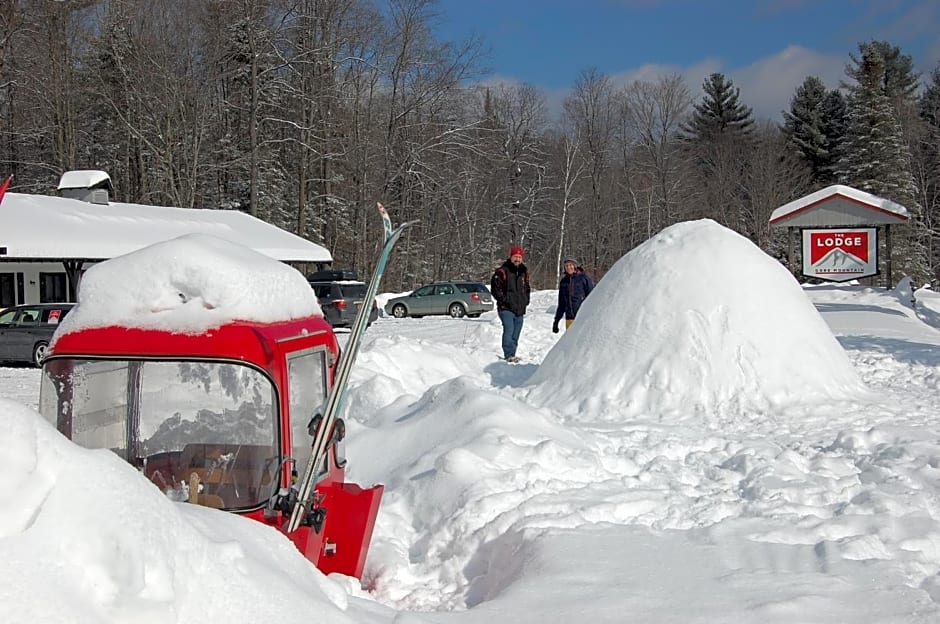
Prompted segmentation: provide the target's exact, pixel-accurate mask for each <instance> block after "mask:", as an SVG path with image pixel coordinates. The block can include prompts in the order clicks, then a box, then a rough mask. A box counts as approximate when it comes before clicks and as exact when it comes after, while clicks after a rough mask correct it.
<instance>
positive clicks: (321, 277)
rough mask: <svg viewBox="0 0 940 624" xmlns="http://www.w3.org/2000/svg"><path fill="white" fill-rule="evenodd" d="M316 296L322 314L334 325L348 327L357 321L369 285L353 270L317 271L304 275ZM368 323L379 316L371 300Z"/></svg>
mask: <svg viewBox="0 0 940 624" xmlns="http://www.w3.org/2000/svg"><path fill="white" fill-rule="evenodd" d="M307 281H309V282H310V286H311V288H313V291H314V292H315V293H316V295H317V301H318V302H319V303H320V308H322V309H323V316H324V318H326V320H327V321H328V322H329V324H330V325H332V326H333V327H351V326H352V324H353V323H354V322H355V321H356V314H358V312H359V306H361V305H362V304H363V300H364V299H365V297H366V291H367V290H368V289H369V287H368V286H367V285H366V283H365V282H363V281H362V280H360V279H359V274H358V273H356V272H355V271H350V270H343V271H317V272H316V273H312V274H311V275H309V276H308V277H307ZM369 305H370V306H372V309H371V310H370V313H369V324H370V325H371V324H372V322H373V321H375V319H377V318H378V316H379V309H378V308H377V307H376V305H375V301H370V302H369Z"/></svg>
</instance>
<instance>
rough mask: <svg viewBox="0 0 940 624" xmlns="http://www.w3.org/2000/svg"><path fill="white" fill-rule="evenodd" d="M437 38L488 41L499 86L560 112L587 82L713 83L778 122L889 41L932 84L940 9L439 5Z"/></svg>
mask: <svg viewBox="0 0 940 624" xmlns="http://www.w3.org/2000/svg"><path fill="white" fill-rule="evenodd" d="M437 10H438V12H439V17H440V22H439V28H438V30H437V34H438V36H440V37H441V38H443V39H447V40H460V39H465V38H467V37H469V36H471V35H478V36H480V37H482V38H483V40H484V41H485V44H486V46H487V47H488V48H489V51H490V54H489V55H488V58H487V65H488V67H489V68H490V69H491V70H492V72H491V74H490V77H491V78H494V79H500V80H513V81H525V82H530V83H532V84H535V85H537V86H539V87H542V88H543V89H545V90H546V92H547V94H548V95H549V99H550V100H556V101H559V100H560V99H561V98H562V97H563V95H564V93H565V92H566V91H567V90H568V89H569V88H570V87H571V86H572V85H573V84H574V82H575V80H576V79H577V77H578V75H579V74H580V72H581V71H582V70H584V69H585V68H588V67H592V66H593V67H597V68H598V69H599V70H600V71H602V72H604V73H605V74H608V75H610V76H611V77H612V79H614V80H615V81H617V82H624V83H626V82H629V81H631V80H633V79H636V78H643V79H651V78H655V77H656V76H658V75H663V74H669V73H679V74H682V75H683V76H685V77H686V80H687V84H688V85H689V87H690V88H691V89H692V91H693V93H695V94H696V96H698V94H699V93H700V86H701V83H702V80H704V78H705V76H707V75H708V74H709V73H711V72H712V71H720V72H723V73H725V74H726V75H728V76H730V77H731V78H732V79H733V80H734V81H735V84H736V85H737V86H739V87H740V88H741V96H742V99H744V101H745V103H747V104H748V105H750V106H752V107H753V108H754V110H755V112H756V113H758V114H759V115H761V116H766V117H775V116H777V115H779V111H780V110H781V109H783V108H786V107H787V106H788V104H789V99H790V96H792V94H793V90H794V89H795V87H796V86H797V85H798V84H799V83H801V82H802V81H803V78H805V77H806V76H807V75H810V74H814V75H818V76H820V77H821V78H822V79H823V80H824V81H825V82H826V84H827V85H828V86H830V87H834V86H837V84H838V81H839V80H840V79H842V78H843V77H844V67H845V63H846V62H847V61H848V59H849V57H848V55H849V53H850V52H855V51H856V50H857V48H858V43H859V42H861V41H867V40H870V39H883V40H887V41H890V42H891V43H893V44H895V45H897V46H900V48H901V49H902V51H904V52H905V53H907V54H910V55H911V56H913V57H914V61H915V64H916V65H917V68H918V69H920V70H921V71H922V72H924V73H925V74H926V73H929V72H930V71H931V70H932V69H933V68H934V67H935V66H936V64H937V62H938V61H940V0H816V1H812V0H751V1H747V0H439V2H438V6H437Z"/></svg>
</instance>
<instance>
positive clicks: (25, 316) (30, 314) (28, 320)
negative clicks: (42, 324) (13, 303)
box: [16, 310, 39, 325]
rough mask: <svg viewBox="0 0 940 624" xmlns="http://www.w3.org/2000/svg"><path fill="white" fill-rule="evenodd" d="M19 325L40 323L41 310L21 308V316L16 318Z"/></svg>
mask: <svg viewBox="0 0 940 624" xmlns="http://www.w3.org/2000/svg"><path fill="white" fill-rule="evenodd" d="M16 324H17V325H38V324H39V310H21V312H20V316H19V318H18V319H16Z"/></svg>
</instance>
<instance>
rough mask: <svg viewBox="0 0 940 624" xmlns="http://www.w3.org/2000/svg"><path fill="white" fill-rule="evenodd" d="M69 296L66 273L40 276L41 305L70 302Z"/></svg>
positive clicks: (41, 274) (42, 274)
mask: <svg viewBox="0 0 940 624" xmlns="http://www.w3.org/2000/svg"><path fill="white" fill-rule="evenodd" d="M68 296H69V290H68V286H67V282H66V280H65V273H40V274H39V303H54V302H59V301H68Z"/></svg>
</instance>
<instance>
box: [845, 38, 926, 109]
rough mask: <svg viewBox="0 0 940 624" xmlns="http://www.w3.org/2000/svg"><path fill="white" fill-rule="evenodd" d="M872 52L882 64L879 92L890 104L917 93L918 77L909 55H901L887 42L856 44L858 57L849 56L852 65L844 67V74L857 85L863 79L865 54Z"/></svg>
mask: <svg viewBox="0 0 940 624" xmlns="http://www.w3.org/2000/svg"><path fill="white" fill-rule="evenodd" d="M866 50H869V51H874V52H875V53H876V54H877V55H878V56H880V57H881V60H882V62H883V63H884V73H883V74H882V76H881V78H880V79H879V81H878V82H879V86H880V88H881V92H882V93H884V94H885V95H887V96H888V98H889V99H890V100H891V101H892V104H894V103H896V101H897V100H898V99H909V98H912V97H914V95H915V94H916V93H917V88H918V87H919V86H920V75H919V74H918V73H917V72H916V71H914V61H913V59H911V57H910V55H908V54H902V53H901V49H900V48H898V47H897V46H895V45H891V44H890V43H888V42H887V41H869V42H868V43H860V44H858V51H859V52H860V53H861V56H860V57H856V56H855V55H854V54H849V57H850V58H851V59H852V64H850V65H848V66H846V68H845V73H846V74H848V76H849V77H850V78H854V79H855V81H856V82H857V83H858V84H861V83H862V81H863V80H864V79H865V74H866V71H867V70H866V69H865V52H866Z"/></svg>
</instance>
